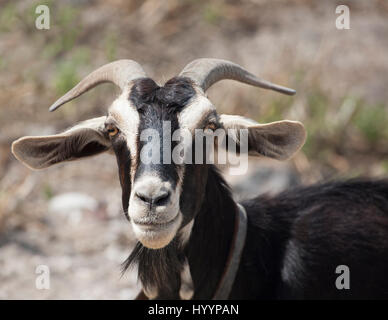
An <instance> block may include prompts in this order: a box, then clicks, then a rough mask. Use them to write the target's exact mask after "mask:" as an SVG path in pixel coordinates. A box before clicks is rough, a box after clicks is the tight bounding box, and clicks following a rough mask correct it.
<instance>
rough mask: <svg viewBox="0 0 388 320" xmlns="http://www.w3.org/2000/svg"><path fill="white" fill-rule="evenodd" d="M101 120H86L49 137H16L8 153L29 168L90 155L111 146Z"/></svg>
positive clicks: (42, 166) (39, 167)
mask: <svg viewBox="0 0 388 320" xmlns="http://www.w3.org/2000/svg"><path fill="white" fill-rule="evenodd" d="M105 119H106V117H99V118H94V119H90V120H87V121H84V122H81V123H80V124H78V125H76V126H74V127H72V128H70V129H69V130H66V131H65V132H63V133H60V134H56V135H52V136H37V137H23V138H20V139H18V140H16V141H14V142H13V143H12V153H13V154H14V156H15V157H16V158H17V159H18V160H19V161H20V162H22V163H23V164H25V165H26V166H27V167H29V168H31V169H43V168H47V167H50V166H52V165H53V164H56V163H60V162H62V161H71V160H77V159H80V158H84V157H88V156H94V155H96V154H99V153H101V152H104V151H107V150H108V149H109V148H110V146H111V144H110V141H109V138H107V137H106V136H105V134H104V133H103V128H104V122H105Z"/></svg>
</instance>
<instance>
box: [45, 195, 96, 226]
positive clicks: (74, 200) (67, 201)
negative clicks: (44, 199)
mask: <svg viewBox="0 0 388 320" xmlns="http://www.w3.org/2000/svg"><path fill="white" fill-rule="evenodd" d="M97 209H98V201H97V200H95V199H94V198H92V197H91V196H88V195H86V194H83V193H77V192H68V193H62V194H60V195H57V196H55V197H53V198H52V199H51V200H50V202H49V204H48V210H49V212H50V213H52V214H60V215H62V216H64V217H66V218H67V219H68V221H69V222H71V223H73V224H77V223H79V222H80V221H81V219H82V216H83V213H84V212H87V211H89V212H93V211H96V210H97Z"/></svg>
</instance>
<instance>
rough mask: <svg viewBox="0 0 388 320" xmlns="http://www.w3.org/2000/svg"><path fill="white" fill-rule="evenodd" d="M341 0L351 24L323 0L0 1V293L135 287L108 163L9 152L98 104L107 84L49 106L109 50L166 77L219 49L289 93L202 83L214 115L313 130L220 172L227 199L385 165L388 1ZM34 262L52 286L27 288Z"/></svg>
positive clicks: (86, 295) (127, 295)
mask: <svg viewBox="0 0 388 320" xmlns="http://www.w3.org/2000/svg"><path fill="white" fill-rule="evenodd" d="M41 3H47V4H48V5H49V7H50V14H51V27H50V30H37V29H36V28H35V23H34V19H35V17H36V14H34V9H35V8H36V6H37V5H38V4H41ZM341 3H346V4H348V5H349V7H350V17H351V29H350V30H337V29H336V27H335V19H336V18H337V15H336V14H335V7H336V5H337V1H331V0H329V1H309V0H277V1H273V0H272V1H269V0H249V1H226V0H216V1H214V2H213V1H212V2H211V3H209V2H207V1H191V0H185V1H178V0H167V1H156V0H147V1H135V0H132V1H124V0H110V1H102V0H101V1H97V0H94V1H92V0H83V1H72V0H67V1H60V2H59V1H27V0H21V1H3V0H0V87H1V90H0V299H131V298H133V297H134V296H135V295H136V293H137V291H138V289H139V285H138V284H137V279H136V270H131V271H128V272H127V273H126V274H125V275H123V276H122V275H121V263H122V262H124V260H125V258H126V257H127V256H128V255H129V253H130V251H131V248H132V246H133V245H134V241H135V240H134V237H133V234H132V232H131V230H130V226H129V224H128V222H127V221H126V219H125V218H124V216H123V214H122V209H121V189H120V185H119V181H118V176H117V167H116V160H115V159H114V158H113V157H111V156H110V155H102V156H98V157H95V158H91V159H88V160H85V161H80V162H72V163H67V164H60V165H57V166H54V167H52V168H49V169H47V170H44V171H35V172H33V171H31V170H29V169H27V168H25V167H24V166H23V165H21V164H20V163H19V162H17V161H16V160H15V158H14V157H13V156H12V154H11V153H10V145H11V143H12V141H14V140H15V139H17V138H19V137H21V136H24V135H44V134H50V133H54V132H59V131H60V130H63V129H64V128H66V127H68V126H71V125H73V124H74V123H76V122H77V121H80V120H84V119H88V118H90V117H94V116H98V115H103V114H104V113H105V110H106V106H107V105H109V102H110V101H112V99H113V98H114V96H115V94H116V92H115V90H114V89H113V87H112V86H110V85H106V86H101V87H99V88H98V89H95V90H93V91H91V92H90V93H88V94H85V95H84V96H83V97H80V98H79V99H77V100H76V101H74V102H71V103H70V104H68V105H66V106H64V107H63V108H61V109H60V110H58V111H57V112H55V113H49V112H48V111H47V108H48V106H49V105H50V104H51V103H52V102H53V101H55V100H56V99H57V98H58V97H59V96H60V95H61V94H63V93H64V92H66V90H68V89H69V88H71V86H72V85H74V84H75V83H76V82H77V81H78V80H80V79H81V78H82V77H83V76H85V75H86V74H88V73H89V72H91V71H92V70H94V69H95V68H97V67H98V66H100V65H102V64H104V63H107V62H109V61H110V60H115V59H120V58H130V59H134V60H136V61H138V62H140V63H141V64H142V65H143V66H144V68H145V69H146V71H147V72H148V73H149V75H150V76H151V77H154V78H155V79H156V80H158V81H160V82H163V81H165V80H167V79H169V78H170V77H172V76H174V75H176V74H177V73H178V72H179V71H180V70H181V69H182V68H183V67H184V66H185V64H187V63H188V62H190V61H191V60H193V59H195V58H199V57H217V58H223V59H228V60H232V61H234V62H237V63H239V64H240V65H243V66H244V67H246V68H247V69H249V70H250V71H251V72H253V73H255V74H257V75H260V76H262V77H264V78H266V79H268V80H271V81H273V82H276V83H279V84H283V85H286V86H290V87H292V88H295V89H296V90H297V92H298V94H297V95H296V96H295V97H279V96H278V94H276V93H273V92H266V91H264V90H259V89H256V88H251V87H249V86H246V85H242V84H237V83H233V82H231V81H224V82H222V83H220V84H217V85H215V86H214V87H213V88H212V89H210V90H209V97H210V99H211V100H212V101H213V102H214V103H215V105H216V106H217V108H218V109H219V110H220V113H231V114H240V115H244V116H247V117H251V118H254V119H256V120H258V121H261V120H264V121H266V120H271V121H275V120H281V119H286V118H287V119H292V120H299V121H301V122H304V123H305V124H306V127H307V129H308V132H309V140H308V141H307V144H306V146H305V148H303V149H302V151H301V152H300V153H299V154H298V155H297V156H296V157H295V158H294V159H293V160H291V161H288V162H287V163H278V162H276V163H275V162H274V161H268V160H259V161H252V162H250V167H249V174H248V175H247V176H243V177H227V178H228V181H229V182H230V183H231V184H232V187H233V188H234V190H236V198H241V197H242V196H243V195H248V196H253V195H254V194H257V193H262V192H278V191H280V190H282V189H284V188H287V187H289V186H290V185H295V184H297V183H304V184H307V183H313V182H315V181H318V180H321V179H328V178H334V177H344V176H355V175H370V176H381V175H386V173H387V170H388V162H386V155H387V152H388V146H387V141H388V140H387V139H386V137H388V134H387V129H386V124H385V122H384V121H385V119H387V120H388V111H387V110H388V108H387V107H388V106H387V103H386V101H388V91H387V89H386V88H387V87H388V80H387V74H388V57H387V54H386V53H387V52H388V23H387V22H388V5H387V2H386V1H384V0H379V1H378V0H368V1H361V0H354V1H342V2H341ZM368 109H370V110H372V111H371V112H370V113H368V112H367V111H368ZM365 110H367V111H365ZM39 265H47V266H48V267H49V269H50V289H49V290H38V289H37V288H36V285H35V281H36V279H37V276H38V274H36V272H35V271H36V268H37V266H39Z"/></svg>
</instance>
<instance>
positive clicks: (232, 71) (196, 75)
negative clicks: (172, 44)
mask: <svg viewBox="0 0 388 320" xmlns="http://www.w3.org/2000/svg"><path fill="white" fill-rule="evenodd" d="M179 75H180V76H182V77H188V78H190V79H191V80H193V81H194V82H195V83H196V84H197V85H199V86H200V87H201V88H202V90H203V91H204V92H205V91H206V90H207V89H209V88H210V87H211V86H212V85H213V84H214V83H216V82H217V81H220V80H223V79H232V80H236V81H240V82H244V83H247V84H250V85H252V86H256V87H260V88H264V89H270V90H274V91H278V92H281V93H284V94H288V95H294V94H295V93H296V91H295V90H293V89H290V88H286V87H283V86H279V85H277V84H274V83H271V82H269V81H266V80H264V79H260V78H258V77H256V76H255V75H253V74H252V73H249V72H248V71H246V70H245V69H244V68H242V67H241V66H239V65H237V64H235V63H233V62H230V61H227V60H221V59H197V60H194V61H192V62H190V63H189V64H188V65H187V66H186V67H185V68H184V69H183V71H182V72H181V73H180V74H179Z"/></svg>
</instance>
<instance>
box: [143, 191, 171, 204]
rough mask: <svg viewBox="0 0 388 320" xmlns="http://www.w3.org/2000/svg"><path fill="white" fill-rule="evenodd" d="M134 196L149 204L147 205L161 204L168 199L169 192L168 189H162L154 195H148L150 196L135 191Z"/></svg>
mask: <svg viewBox="0 0 388 320" xmlns="http://www.w3.org/2000/svg"><path fill="white" fill-rule="evenodd" d="M136 196H137V197H138V198H139V199H140V200H141V201H143V202H145V203H147V204H149V205H153V206H161V205H163V204H165V203H166V202H167V200H168V198H169V197H170V192H168V191H163V192H161V193H159V194H158V195H156V196H154V197H150V196H147V195H145V194H143V193H140V192H136Z"/></svg>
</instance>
